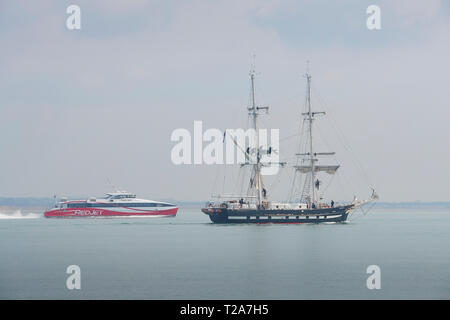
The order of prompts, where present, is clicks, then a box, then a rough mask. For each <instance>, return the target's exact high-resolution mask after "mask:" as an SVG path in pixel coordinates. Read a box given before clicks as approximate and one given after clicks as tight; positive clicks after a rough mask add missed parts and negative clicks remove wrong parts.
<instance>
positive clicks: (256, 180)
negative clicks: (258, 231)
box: [249, 69, 262, 207]
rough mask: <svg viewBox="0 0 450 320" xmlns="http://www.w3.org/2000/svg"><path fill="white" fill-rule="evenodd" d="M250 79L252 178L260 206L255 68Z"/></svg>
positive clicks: (260, 189) (260, 190)
mask: <svg viewBox="0 0 450 320" xmlns="http://www.w3.org/2000/svg"><path fill="white" fill-rule="evenodd" d="M250 79H251V90H252V92H251V94H252V107H251V108H249V115H250V117H251V120H252V128H253V129H254V134H255V138H254V141H255V153H256V163H254V164H253V172H254V173H255V175H254V176H253V178H252V180H253V183H254V184H255V187H256V191H257V201H258V207H259V206H260V205H261V198H262V178H261V166H260V160H261V159H260V153H259V134H258V131H257V130H258V125H257V118H258V113H257V107H256V100H255V70H254V69H252V70H251V71H250Z"/></svg>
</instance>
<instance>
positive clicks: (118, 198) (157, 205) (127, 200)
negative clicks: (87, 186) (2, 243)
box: [44, 191, 178, 218]
mask: <svg viewBox="0 0 450 320" xmlns="http://www.w3.org/2000/svg"><path fill="white" fill-rule="evenodd" d="M177 211H178V208H177V206H176V205H174V204H171V203H166V202H160V201H153V200H145V199H138V198H136V195H135V194H132V193H129V192H125V191H116V192H111V193H107V194H106V196H105V197H102V198H94V197H91V198H88V199H86V200H67V199H66V198H62V199H61V201H59V202H58V203H57V204H55V206H54V208H51V209H49V210H47V211H46V212H45V213H44V216H45V217H47V218H54V217H73V218H74V217H132V216H134V217H136V216H137V217H175V216H176V214H177Z"/></svg>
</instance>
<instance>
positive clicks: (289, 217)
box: [202, 204, 355, 224]
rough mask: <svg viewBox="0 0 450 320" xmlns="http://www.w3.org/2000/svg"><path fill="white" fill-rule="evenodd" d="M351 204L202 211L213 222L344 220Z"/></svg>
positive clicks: (352, 206) (322, 221)
mask: <svg viewBox="0 0 450 320" xmlns="http://www.w3.org/2000/svg"><path fill="white" fill-rule="evenodd" d="M354 207H355V206H354V205H353V204H349V205H345V206H338V207H332V208H317V209H276V210H261V209H230V208H217V207H207V208H203V209H202V212H203V213H205V214H206V215H208V216H209V218H210V219H211V221H212V222H214V223H222V224H227V223H324V222H344V221H346V220H347V217H348V214H349V213H350V211H351V210H352V209H353V208H354Z"/></svg>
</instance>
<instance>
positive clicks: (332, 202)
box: [331, 200, 334, 208]
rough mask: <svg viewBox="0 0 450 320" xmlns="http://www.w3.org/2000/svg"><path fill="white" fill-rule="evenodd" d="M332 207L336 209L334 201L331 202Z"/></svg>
mask: <svg viewBox="0 0 450 320" xmlns="http://www.w3.org/2000/svg"><path fill="white" fill-rule="evenodd" d="M331 207H332V208H333V207H334V201H333V200H331Z"/></svg>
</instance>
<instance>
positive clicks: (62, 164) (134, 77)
mask: <svg viewBox="0 0 450 320" xmlns="http://www.w3.org/2000/svg"><path fill="white" fill-rule="evenodd" d="M71 4H77V5H79V6H80V8H81V30H73V31H71V30H68V29H67V28H66V25H65V20H66V18H67V17H68V15H67V14H66V8H67V6H69V5H71ZM371 4H377V5H379V6H380V8H381V27H382V28H381V30H372V31H370V30H368V29H367V27H366V19H367V14H366V9H367V7H368V6H369V5H371ZM0 43H1V45H0V58H1V59H0V196H17V197H20V196H24V197H25V196H38V197H39V196H52V195H53V194H58V195H69V196H76V195H101V194H103V193H104V192H107V191H110V190H111V188H112V187H111V186H110V185H109V184H108V182H107V181H108V179H109V180H110V181H111V183H112V184H113V185H115V186H117V187H120V188H122V189H126V190H128V191H132V192H135V193H137V194H139V195H142V196H145V197H149V198H174V199H179V200H207V199H208V198H209V196H210V194H211V186H212V184H213V180H214V178H215V175H216V172H217V169H218V168H217V167H214V166H212V167H210V166H199V165H197V166H194V165H192V166H176V165H174V164H172V162H171V158H170V152H171V149H172V147H173V146H174V145H175V143H173V142H171V141H170V135H171V133H172V131H173V130H174V129H176V128H187V129H189V130H192V128H193V121H194V120H202V121H203V123H204V127H205V128H219V129H225V128H236V127H239V126H242V120H245V117H246V114H245V107H246V105H247V102H248V93H249V80H248V72H249V69H250V66H251V63H252V55H253V54H256V65H257V70H258V72H259V74H258V78H257V100H258V103H260V104H261V105H269V106H270V107H271V111H270V114H269V115H268V116H267V117H264V119H263V121H264V125H265V126H266V127H272V128H280V136H281V138H282V139H283V137H288V136H290V135H292V134H294V133H295V132H296V126H298V125H299V121H300V112H301V111H302V110H301V108H302V105H303V101H304V92H305V89H304V87H305V79H304V78H303V77H302V74H303V73H304V72H305V65H306V61H307V60H310V61H311V62H310V70H311V73H312V76H313V85H314V91H313V95H314V94H315V96H314V97H313V98H314V99H315V100H313V102H315V103H316V104H315V108H317V109H320V108H323V107H325V108H326V109H327V110H326V111H327V112H329V114H330V116H332V118H333V119H334V121H335V122H336V123H337V124H338V126H339V129H340V130H341V132H342V133H343V135H344V136H345V138H346V141H347V142H348V144H349V145H350V146H351V150H352V152H353V153H354V154H350V155H348V154H346V153H345V151H348V150H346V148H342V147H339V146H338V145H337V144H336V145H335V144H334V143H329V145H330V144H331V147H333V148H334V147H335V149H336V150H335V151H337V154H336V157H338V159H339V160H340V161H341V165H342V168H341V169H342V172H347V173H348V172H350V173H351V174H350V175H349V176H348V179H349V180H344V181H341V183H342V184H344V185H347V182H348V184H349V185H353V186H354V187H352V188H355V189H351V192H350V193H357V194H358V195H359V194H360V195H361V197H363V196H366V195H367V194H368V190H366V189H362V188H367V186H368V185H369V184H370V185H373V186H374V187H375V188H376V189H377V191H378V192H379V194H380V196H381V199H382V200H385V201H407V200H411V201H414V200H422V201H434V200H436V201H439V200H450V199H449V191H448V183H449V181H450V169H449V166H450V148H449V141H450V97H449V95H450V94H449V92H450V90H449V80H448V79H449V76H450V61H449V59H450V58H449V57H450V3H449V2H448V1H439V0H428V1H420V0H408V1H407V0H390V1H381V0H371V1H364V0H353V1H324V0H320V1H317V0H316V1H312V0H311V1H306V0H305V1H299V0H285V1H283V0H278V1H274V0H272V1H261V0H258V1H256V0H255V1H242V0H239V1H238V0H226V1H144V0H127V1H118V0H117V1H113V0H104V1H87V0H86V1H83V0H77V1H75V0H73V1H61V0H58V1H18V0H0ZM318 97H320V98H321V99H320V100H317V98H318ZM244 123H245V121H244ZM323 123H324V124H326V121H324V122H323ZM329 128H330V127H328V126H326V125H325V126H324V128H323V129H322V130H323V131H321V132H324V133H328V129H329ZM332 138H333V135H331V139H332ZM283 141H284V140H283ZM294 152H295V150H293V148H292V147H290V146H289V145H288V144H286V145H282V146H281V147H280V154H281V157H282V158H289V157H290V156H292V154H293V153H294ZM354 155H356V157H357V162H356V163H359V164H360V165H361V166H362V167H363V169H362V170H361V169H358V168H355V166H352V164H355V162H354V161H353V160H352V159H350V158H352V157H353V156H354ZM343 174H344V173H343ZM358 175H359V176H363V177H362V178H361V179H360V181H356V180H357V178H355V180H354V181H353V180H352V179H353V178H352V177H353V176H355V177H356V176H358ZM346 181H347V182H346ZM365 182H367V183H365ZM338 185H339V184H338ZM355 186H356V187H355ZM278 189H280V188H278ZM338 189H339V188H338ZM278 192H280V197H282V196H281V194H283V193H285V190H284V189H283V188H281V190H280V191H278ZM335 196H336V197H341V195H340V194H337V193H336V194H335ZM349 200H351V199H349Z"/></svg>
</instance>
